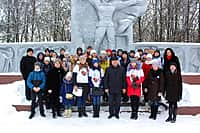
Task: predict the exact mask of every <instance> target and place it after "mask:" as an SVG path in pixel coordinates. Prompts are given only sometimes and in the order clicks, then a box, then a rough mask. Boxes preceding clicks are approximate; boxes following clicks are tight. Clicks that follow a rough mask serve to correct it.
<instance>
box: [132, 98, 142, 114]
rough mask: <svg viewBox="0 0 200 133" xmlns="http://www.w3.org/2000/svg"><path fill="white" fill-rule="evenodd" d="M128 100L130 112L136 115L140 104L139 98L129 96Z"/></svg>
mask: <svg viewBox="0 0 200 133" xmlns="http://www.w3.org/2000/svg"><path fill="white" fill-rule="evenodd" d="M130 99H131V109H132V112H134V113H137V112H138V109H139V104H140V97H138V96H135V95H133V96H130Z"/></svg>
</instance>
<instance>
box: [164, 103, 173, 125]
mask: <svg viewBox="0 0 200 133" xmlns="http://www.w3.org/2000/svg"><path fill="white" fill-rule="evenodd" d="M171 120H172V106H169V117H168V118H167V119H166V120H165V122H170V121H171Z"/></svg>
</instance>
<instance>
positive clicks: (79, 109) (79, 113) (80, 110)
mask: <svg viewBox="0 0 200 133" xmlns="http://www.w3.org/2000/svg"><path fill="white" fill-rule="evenodd" d="M82 116H83V114H82V108H78V117H79V118H81V117H82Z"/></svg>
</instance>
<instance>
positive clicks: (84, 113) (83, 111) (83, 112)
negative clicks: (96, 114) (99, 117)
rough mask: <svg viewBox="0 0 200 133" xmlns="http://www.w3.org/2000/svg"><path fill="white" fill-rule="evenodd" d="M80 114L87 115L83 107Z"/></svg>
mask: <svg viewBox="0 0 200 133" xmlns="http://www.w3.org/2000/svg"><path fill="white" fill-rule="evenodd" d="M82 114H83V116H84V117H88V115H87V113H86V111H85V107H83V108H82Z"/></svg>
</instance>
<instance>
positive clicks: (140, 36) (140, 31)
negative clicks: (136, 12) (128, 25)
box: [138, 16, 142, 42]
mask: <svg viewBox="0 0 200 133" xmlns="http://www.w3.org/2000/svg"><path fill="white" fill-rule="evenodd" d="M138 33H139V42H142V27H141V16H140V17H138Z"/></svg>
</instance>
